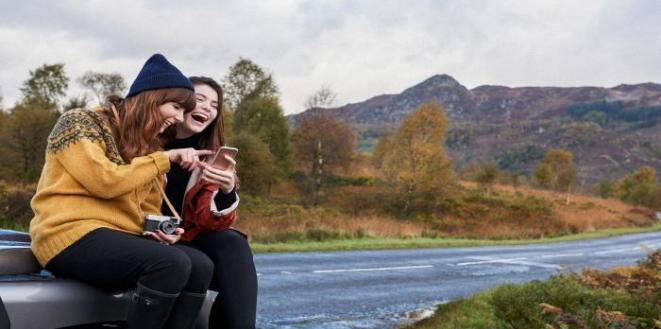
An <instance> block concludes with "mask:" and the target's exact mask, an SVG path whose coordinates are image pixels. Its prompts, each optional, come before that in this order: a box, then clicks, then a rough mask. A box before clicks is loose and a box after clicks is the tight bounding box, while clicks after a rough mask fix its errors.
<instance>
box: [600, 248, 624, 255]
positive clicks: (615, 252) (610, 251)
mask: <svg viewBox="0 0 661 329" xmlns="http://www.w3.org/2000/svg"><path fill="white" fill-rule="evenodd" d="M622 252H627V251H626V250H623V249H618V250H604V251H595V252H594V254H595V255H607V254H619V253H622Z"/></svg>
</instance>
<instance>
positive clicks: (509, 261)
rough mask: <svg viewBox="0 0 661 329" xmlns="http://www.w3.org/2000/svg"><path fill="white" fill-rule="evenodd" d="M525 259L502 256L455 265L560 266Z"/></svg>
mask: <svg viewBox="0 0 661 329" xmlns="http://www.w3.org/2000/svg"><path fill="white" fill-rule="evenodd" d="M473 258H478V257H473ZM481 258H482V257H481ZM525 259H526V257H519V258H502V259H485V260H481V261H477V262H465V263H458V264H457V266H467V265H482V264H509V265H524V266H537V267H544V268H553V269H560V268H562V267H561V266H559V265H556V264H546V263H538V262H530V261H525Z"/></svg>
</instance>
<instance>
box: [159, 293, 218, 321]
mask: <svg viewBox="0 0 661 329" xmlns="http://www.w3.org/2000/svg"><path fill="white" fill-rule="evenodd" d="M206 296H207V294H206V293H194V292H188V291H182V292H181V294H180V295H179V298H177V302H176V303H175V304H174V307H173V308H172V312H170V317H169V318H168V322H167V323H166V324H165V327H163V328H164V329H191V328H193V325H194V324H195V322H196V321H197V316H198V315H199V314H200V309H201V308H202V304H203V303H204V298H205V297H206Z"/></svg>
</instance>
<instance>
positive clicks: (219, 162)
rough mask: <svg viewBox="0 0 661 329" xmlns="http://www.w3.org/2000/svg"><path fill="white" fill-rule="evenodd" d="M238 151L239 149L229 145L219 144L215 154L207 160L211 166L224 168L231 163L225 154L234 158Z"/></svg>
mask: <svg viewBox="0 0 661 329" xmlns="http://www.w3.org/2000/svg"><path fill="white" fill-rule="evenodd" d="M238 153H239V149H237V148H235V147H229V146H221V147H220V148H219V149H218V152H216V155H214V156H213V158H212V160H211V161H210V162H209V163H210V164H211V166H213V167H215V168H218V169H220V170H226V169H227V168H229V167H230V165H231V163H230V162H229V161H227V159H226V158H225V156H226V155H227V156H229V157H230V158H232V159H234V158H236V155H237V154H238Z"/></svg>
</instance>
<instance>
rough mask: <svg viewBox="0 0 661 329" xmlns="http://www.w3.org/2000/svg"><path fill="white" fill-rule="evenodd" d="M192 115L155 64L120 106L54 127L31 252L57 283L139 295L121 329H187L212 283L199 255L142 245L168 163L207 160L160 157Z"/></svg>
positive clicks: (179, 84) (154, 236)
mask: <svg viewBox="0 0 661 329" xmlns="http://www.w3.org/2000/svg"><path fill="white" fill-rule="evenodd" d="M194 106H195V97H194V92H193V86H192V84H191V82H190V80H189V79H188V78H186V77H185V76H184V75H183V74H182V73H181V72H180V71H179V70H178V69H177V68H176V67H174V66H173V65H172V64H170V62H168V61H167V59H165V57H163V55H160V54H156V55H154V56H152V57H151V58H149V60H147V62H146V63H145V65H144V67H143V68H142V70H141V71H140V72H139V74H138V76H137V78H136V79H135V81H134V82H133V84H132V85H131V88H130V90H129V93H128V95H127V96H126V98H125V99H121V98H119V97H112V98H110V99H109V104H108V105H107V106H105V107H103V108H98V109H95V110H92V111H86V110H71V111H67V112H65V113H64V114H63V115H62V116H61V117H60V119H59V120H58V122H57V123H56V124H55V127H54V128H53V130H52V132H51V134H50V136H49V137H48V145H47V148H46V162H45V165H44V168H43V171H42V173H41V178H40V179H39V184H38V186H37V192H36V194H35V196H34V198H33V199H32V208H33V210H34V213H35V216H34V218H33V219H32V221H31V223H30V235H31V237H32V251H33V252H34V254H35V256H36V257H37V259H38V260H39V262H40V263H41V264H42V265H43V266H44V267H45V268H46V269H48V270H49V271H51V272H53V273H55V274H56V275H58V276H62V277H69V278H73V279H77V280H81V281H85V282H88V283H90V284H93V285H98V286H102V287H108V288H129V287H136V289H135V293H134V295H133V298H132V299H131V302H130V306H129V312H128V316H127V328H129V329H138V328H139V329H150V328H171V329H174V328H177V329H182V328H191V327H192V325H193V323H194V321H195V319H196V317H197V315H198V313H199V310H200V307H201V305H202V302H203V301H204V296H205V294H206V290H207V288H208V286H209V282H210V280H211V275H212V273H213V263H212V262H211V261H210V260H209V258H208V257H207V256H206V255H204V253H202V252H200V251H198V250H196V249H194V248H190V247H186V246H183V245H180V244H175V243H176V242H177V241H178V240H179V238H180V237H181V234H182V233H183V230H181V229H178V230H177V232H176V235H166V234H164V233H163V232H160V231H157V232H156V233H150V234H148V236H145V235H143V224H144V223H143V219H144V217H145V215H148V214H160V208H161V194H160V192H159V191H160V189H161V186H162V184H163V183H164V175H165V174H166V173H167V172H168V171H169V170H170V164H171V162H172V163H189V164H190V163H195V162H196V159H197V157H198V156H200V155H205V154H209V153H210V152H209V151H197V150H195V149H193V148H186V149H173V150H168V151H162V147H161V144H162V143H161V134H162V133H163V132H164V131H165V130H166V128H167V127H169V126H170V125H173V124H175V123H177V122H181V121H182V120H183V115H184V112H186V111H190V110H192V109H193V108H194Z"/></svg>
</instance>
